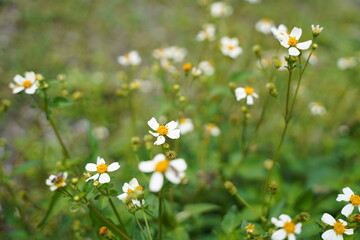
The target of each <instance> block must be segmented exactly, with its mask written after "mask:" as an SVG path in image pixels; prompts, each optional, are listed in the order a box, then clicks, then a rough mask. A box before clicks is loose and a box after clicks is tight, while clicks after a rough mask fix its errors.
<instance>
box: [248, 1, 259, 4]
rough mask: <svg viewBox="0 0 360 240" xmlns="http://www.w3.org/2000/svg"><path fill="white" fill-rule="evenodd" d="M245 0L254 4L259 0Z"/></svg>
mask: <svg viewBox="0 0 360 240" xmlns="http://www.w3.org/2000/svg"><path fill="white" fill-rule="evenodd" d="M245 1H247V2H249V3H252V4H254V3H259V2H260V1H261V0H245Z"/></svg>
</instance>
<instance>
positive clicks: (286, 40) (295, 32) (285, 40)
mask: <svg viewBox="0 0 360 240" xmlns="http://www.w3.org/2000/svg"><path fill="white" fill-rule="evenodd" d="M301 34H302V29H301V28H297V27H294V28H293V29H292V30H291V33H290V34H289V35H288V34H284V35H282V36H281V37H280V38H279V41H280V44H281V45H282V46H283V47H285V48H288V51H289V55H291V56H299V55H300V51H299V49H300V50H306V49H308V48H309V47H310V46H311V43H312V41H311V40H308V41H306V42H301V43H299V39H300V37H301Z"/></svg>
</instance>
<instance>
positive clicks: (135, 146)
mask: <svg viewBox="0 0 360 240" xmlns="http://www.w3.org/2000/svg"><path fill="white" fill-rule="evenodd" d="M131 144H132V147H133V150H134V151H135V152H136V151H137V150H139V146H140V138H139V137H132V138H131Z"/></svg>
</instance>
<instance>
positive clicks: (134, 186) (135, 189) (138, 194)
mask: <svg viewBox="0 0 360 240" xmlns="http://www.w3.org/2000/svg"><path fill="white" fill-rule="evenodd" d="M122 190H123V192H124V193H122V194H120V195H118V196H117V198H118V199H119V200H121V201H123V202H124V203H126V202H129V201H130V200H131V201H132V203H134V201H135V203H134V204H135V205H136V206H138V207H141V205H144V204H145V200H144V199H141V201H139V200H138V198H143V194H144V192H143V190H144V189H143V188H142V187H141V186H140V185H139V182H138V181H137V179H136V178H133V179H131V181H130V182H129V183H124V185H123V187H122Z"/></svg>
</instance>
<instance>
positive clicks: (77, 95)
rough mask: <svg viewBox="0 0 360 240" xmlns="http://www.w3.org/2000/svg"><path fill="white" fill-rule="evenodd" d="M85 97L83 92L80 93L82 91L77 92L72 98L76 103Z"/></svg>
mask: <svg viewBox="0 0 360 240" xmlns="http://www.w3.org/2000/svg"><path fill="white" fill-rule="evenodd" d="M83 96H84V93H83V92H80V91H75V92H74V93H73V94H72V96H71V98H72V100H73V101H76V100H79V99H80V98H82V97H83Z"/></svg>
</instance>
